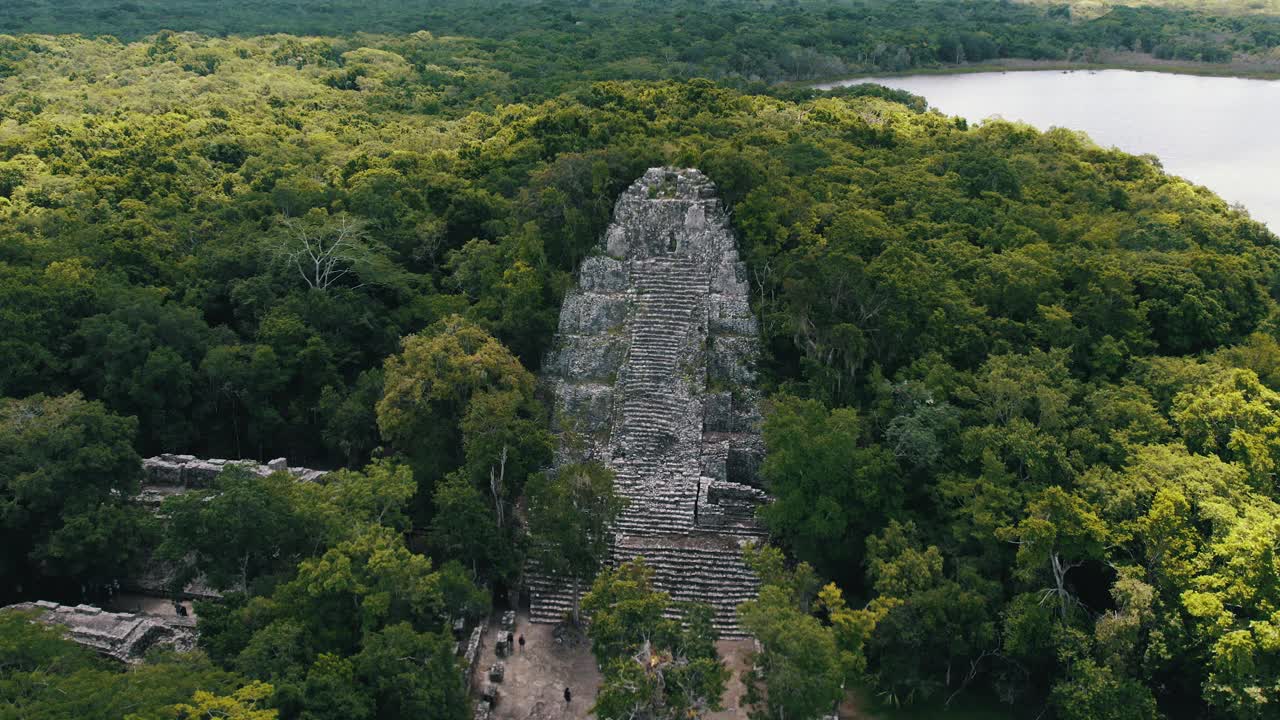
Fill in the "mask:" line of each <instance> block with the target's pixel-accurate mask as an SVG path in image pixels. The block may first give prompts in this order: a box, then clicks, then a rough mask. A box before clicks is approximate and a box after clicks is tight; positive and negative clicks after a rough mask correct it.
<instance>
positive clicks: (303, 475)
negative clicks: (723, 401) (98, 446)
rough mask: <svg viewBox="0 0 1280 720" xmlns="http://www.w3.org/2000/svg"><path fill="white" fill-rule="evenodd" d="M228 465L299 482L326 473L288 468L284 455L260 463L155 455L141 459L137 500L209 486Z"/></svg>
mask: <svg viewBox="0 0 1280 720" xmlns="http://www.w3.org/2000/svg"><path fill="white" fill-rule="evenodd" d="M229 467H242V468H245V469H246V470H248V471H249V472H251V473H253V474H254V475H258V476H260V477H266V476H268V475H270V474H272V473H276V472H287V473H289V474H291V475H293V476H294V477H296V478H297V479H298V480H299V481H302V482H312V481H315V480H319V479H320V478H322V477H324V476H325V474H326V471H324V470H312V469H311V468H304V467H289V461H288V460H285V459H284V458H276V459H275V460H272V461H271V462H269V463H267V464H265V465H263V464H260V463H257V462H254V461H253V460H223V459H221V458H211V459H208V460H203V459H201V458H198V457H196V456H195V455H171V454H165V455H157V456H155V457H149V458H147V459H145V460H143V461H142V477H143V479H142V494H141V499H142V500H143V502H159V501H160V500H163V499H164V497H165V496H167V495H175V494H178V493H181V492H186V491H187V490H196V489H201V488H207V487H212V486H213V481H214V480H215V479H216V478H217V477H218V474H219V473H221V472H222V471H223V470H225V469H227V468H229Z"/></svg>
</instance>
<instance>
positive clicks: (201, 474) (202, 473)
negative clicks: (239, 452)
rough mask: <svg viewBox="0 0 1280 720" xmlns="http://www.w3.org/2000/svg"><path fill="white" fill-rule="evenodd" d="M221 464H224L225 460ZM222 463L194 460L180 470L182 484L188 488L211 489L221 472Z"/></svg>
mask: <svg viewBox="0 0 1280 720" xmlns="http://www.w3.org/2000/svg"><path fill="white" fill-rule="evenodd" d="M222 462H226V461H225V460H224V461H222ZM222 462H218V463H215V462H213V461H210V460H196V461H194V462H190V463H187V464H186V466H185V467H183V468H182V484H183V485H186V486H187V487H189V488H207V487H212V486H213V484H214V481H215V480H217V478H218V474H219V473H221V472H222Z"/></svg>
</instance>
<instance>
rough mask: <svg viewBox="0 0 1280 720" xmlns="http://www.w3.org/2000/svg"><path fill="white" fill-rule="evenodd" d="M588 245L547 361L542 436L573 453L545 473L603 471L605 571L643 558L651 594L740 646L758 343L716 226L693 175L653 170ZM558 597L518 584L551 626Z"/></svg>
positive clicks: (559, 587)
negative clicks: (548, 400)
mask: <svg viewBox="0 0 1280 720" xmlns="http://www.w3.org/2000/svg"><path fill="white" fill-rule="evenodd" d="M603 245H604V246H603V247H602V248H601V252H600V253H599V254H596V255H594V256H592V257H589V258H587V259H586V260H584V261H583V263H582V266H581V269H580V271H579V278H578V287H577V288H576V289H575V290H574V291H572V292H570V293H569V294H568V296H567V297H566V298H565V301H564V306H563V308H562V310H561V314H560V326H559V331H558V334H557V337H556V342H555V345H554V349H553V350H552V352H551V353H550V356H549V357H548V359H547V363H546V371H545V380H546V381H547V383H548V385H549V386H550V388H551V390H552V391H553V392H554V394H555V409H556V413H555V417H556V419H555V422H556V430H557V431H559V432H561V433H565V432H567V431H572V433H573V434H574V435H575V436H576V437H577V438H578V440H579V441H580V442H579V443H574V444H565V447H564V448H563V449H562V450H561V451H560V457H559V458H558V460H557V461H558V462H559V463H564V462H571V461H576V460H579V459H582V457H581V456H575V454H576V453H584V454H585V455H586V456H587V457H590V458H593V459H598V460H601V461H603V462H605V463H607V464H608V465H609V466H610V467H611V468H612V469H613V470H614V472H615V473H616V484H617V487H618V490H619V491H620V493H621V494H622V495H623V496H625V497H626V498H627V501H628V506H627V508H626V510H625V511H624V512H623V515H622V517H621V518H620V519H619V521H618V523H617V526H616V528H615V531H616V536H615V538H614V542H613V548H612V558H611V562H614V563H617V562H623V561H627V560H631V559H632V558H634V557H636V556H643V557H644V559H645V561H646V562H647V563H648V564H650V565H651V566H652V567H653V568H654V569H655V584H656V585H657V586H658V588H659V589H661V590H663V591H666V592H668V593H670V594H671V596H672V597H673V598H674V599H676V600H694V601H700V602H709V603H711V604H712V605H714V606H715V608H716V619H715V622H716V625H717V627H718V629H719V630H720V631H721V633H723V634H725V635H727V636H734V635H739V634H740V630H739V628H738V624H737V620H736V607H737V605H738V603H740V602H742V601H744V600H748V599H751V598H752V597H754V596H755V594H756V592H757V590H758V586H759V583H758V580H757V579H756V578H755V577H754V576H753V574H752V573H751V572H750V571H749V570H748V569H747V567H746V566H745V565H744V564H743V561H742V557H741V544H742V543H743V542H746V541H750V540H756V539H760V538H763V537H764V535H765V533H764V530H763V529H762V528H761V527H760V526H759V525H758V524H757V522H756V520H755V509H756V507H757V506H759V505H760V504H761V503H763V502H766V501H767V499H768V498H767V497H766V495H765V494H764V492H763V491H762V490H760V489H759V488H758V487H757V485H758V478H757V469H758V467H759V463H760V460H761V458H762V456H763V444H762V442H761V439H760V434H759V424H760V416H759V396H758V393H757V392H756V391H755V389H754V381H755V372H754V364H755V361H756V358H757V354H758V343H759V333H758V326H757V323H756V320H755V317H754V316H753V315H752V313H751V307H750V302H749V295H748V286H747V275H746V268H745V265H744V264H743V263H742V262H741V261H740V259H739V257H738V251H737V248H736V244H735V242H734V238H733V234H732V232H731V230H730V228H729V221H728V216H727V214H726V213H725V210H724V208H723V207H722V205H721V203H720V201H719V199H718V198H717V196H716V191H715V186H714V185H713V184H712V183H711V181H710V180H708V179H707V177H706V176H704V175H703V174H702V173H701V172H699V171H697V170H689V169H686V170H675V169H670V168H654V169H650V170H649V171H647V172H646V173H645V174H644V176H643V177H642V178H641V179H640V180H638V181H636V183H634V184H633V185H632V186H631V187H630V188H629V189H628V190H627V191H626V192H625V193H623V195H622V197H621V198H620V199H619V200H618V202H617V205H616V206H615V208H614V217H613V223H612V224H611V225H610V226H609V228H608V230H607V232H606V235H605V238H604V243H603ZM582 441H585V442H582ZM583 446H585V449H575V448H582V447H583ZM568 587H569V584H568V583H566V582H564V581H563V580H562V579H559V578H555V577H548V576H545V575H540V574H538V573H536V572H534V573H531V577H530V588H531V592H532V609H531V610H532V612H531V617H532V619H533V620H534V621H535V622H555V621H558V620H560V619H561V618H562V617H563V616H564V614H565V613H566V611H567V610H568V608H569V607H570V605H571V604H572V597H571V596H570V594H569V593H570V590H569V589H568Z"/></svg>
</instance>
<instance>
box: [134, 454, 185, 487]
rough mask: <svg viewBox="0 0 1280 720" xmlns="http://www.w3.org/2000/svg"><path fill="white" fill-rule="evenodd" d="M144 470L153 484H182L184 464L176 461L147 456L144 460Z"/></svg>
mask: <svg viewBox="0 0 1280 720" xmlns="http://www.w3.org/2000/svg"><path fill="white" fill-rule="evenodd" d="M142 472H143V474H144V475H145V476H146V482H147V483H148V484H151V485H181V484H182V465H181V464H180V463H176V462H170V461H167V460H161V459H157V458H147V459H146V460H143V461H142Z"/></svg>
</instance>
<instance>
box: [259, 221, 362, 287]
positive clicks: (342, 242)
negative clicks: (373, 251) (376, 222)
mask: <svg viewBox="0 0 1280 720" xmlns="http://www.w3.org/2000/svg"><path fill="white" fill-rule="evenodd" d="M280 224H281V225H282V226H284V231H285V232H284V237H283V238H282V239H281V241H280V244H279V245H277V246H276V255H277V257H279V258H280V260H281V261H282V262H284V263H285V264H286V265H288V266H290V267H293V268H295V269H296V270H297V271H298V274H299V275H301V276H302V279H303V280H304V281H306V283H307V286H308V287H311V288H313V289H318V290H327V289H329V288H330V287H332V286H333V285H334V284H335V283H337V282H338V281H339V280H342V279H343V278H345V277H347V276H348V275H351V274H352V273H353V272H355V271H356V268H357V266H359V265H360V264H361V263H363V262H365V261H366V260H368V259H369V254H370V251H369V235H368V232H367V230H366V227H367V223H366V222H365V221H364V220H361V219H359V218H354V217H352V216H350V215H348V214H347V213H339V214H337V215H335V216H333V217H327V216H323V215H316V214H314V213H313V214H310V215H308V216H307V217H304V218H291V217H284V218H281V220H280ZM362 285H364V283H359V284H357V285H355V286H354V287H361V286H362Z"/></svg>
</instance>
